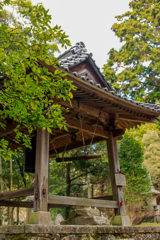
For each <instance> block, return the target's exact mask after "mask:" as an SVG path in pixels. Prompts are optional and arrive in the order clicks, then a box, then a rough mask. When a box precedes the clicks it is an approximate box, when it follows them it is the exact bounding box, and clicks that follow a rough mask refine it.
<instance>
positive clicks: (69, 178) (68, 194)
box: [66, 163, 71, 219]
mask: <svg viewBox="0 0 160 240" xmlns="http://www.w3.org/2000/svg"><path fill="white" fill-rule="evenodd" d="M66 170H67V178H66V183H67V190H66V196H70V191H71V177H70V171H71V164H70V163H69V164H67V166H66ZM69 212H70V207H66V219H68V217H69Z"/></svg>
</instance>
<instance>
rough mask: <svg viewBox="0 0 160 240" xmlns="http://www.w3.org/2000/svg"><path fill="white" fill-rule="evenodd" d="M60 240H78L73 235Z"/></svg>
mask: <svg viewBox="0 0 160 240" xmlns="http://www.w3.org/2000/svg"><path fill="white" fill-rule="evenodd" d="M62 240H78V239H77V237H76V236H75V235H69V236H67V237H64V238H62Z"/></svg>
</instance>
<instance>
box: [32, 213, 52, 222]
mask: <svg viewBox="0 0 160 240" xmlns="http://www.w3.org/2000/svg"><path fill="white" fill-rule="evenodd" d="M29 224H44V225H51V224H53V223H52V221H51V215H50V212H45V211H38V212H32V213H31V216H30V219H29Z"/></svg>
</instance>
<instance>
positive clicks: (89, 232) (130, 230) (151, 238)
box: [0, 225, 160, 240]
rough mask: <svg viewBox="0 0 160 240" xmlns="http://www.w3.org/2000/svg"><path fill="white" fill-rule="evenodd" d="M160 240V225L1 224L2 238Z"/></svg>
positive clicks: (18, 239)
mask: <svg viewBox="0 0 160 240" xmlns="http://www.w3.org/2000/svg"><path fill="white" fill-rule="evenodd" d="M11 239H12V240H26V239H28V240H47V239H48V240H117V239H119V240H133V239H135V240H160V227H139V226H135V227H119V226H54V225H50V226H44V225H25V226H5V227H4V226H1V227H0V240H11Z"/></svg>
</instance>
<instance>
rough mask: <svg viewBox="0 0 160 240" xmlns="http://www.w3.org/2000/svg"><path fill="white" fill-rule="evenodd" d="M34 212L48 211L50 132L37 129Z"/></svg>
mask: <svg viewBox="0 0 160 240" xmlns="http://www.w3.org/2000/svg"><path fill="white" fill-rule="evenodd" d="M35 165H36V166H35V187H34V211H48V182H49V179H48V169H49V132H48V131H47V130H43V129H42V128H39V129H37V142H36V164H35Z"/></svg>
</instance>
